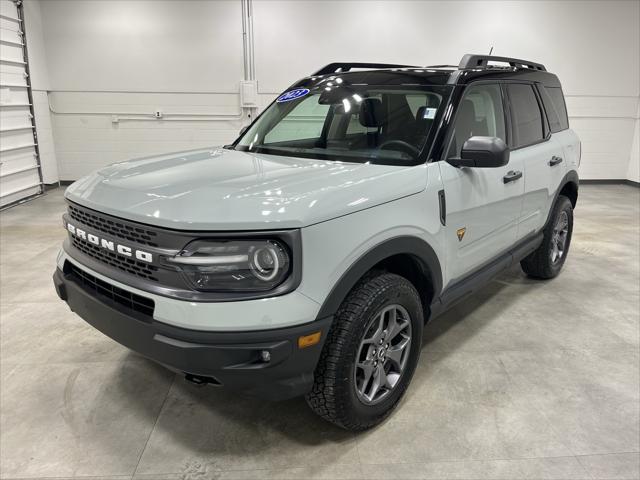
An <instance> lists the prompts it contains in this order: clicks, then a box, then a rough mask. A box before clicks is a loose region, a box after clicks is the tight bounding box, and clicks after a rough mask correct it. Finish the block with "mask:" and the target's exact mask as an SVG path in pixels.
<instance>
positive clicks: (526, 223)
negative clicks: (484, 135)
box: [505, 83, 566, 239]
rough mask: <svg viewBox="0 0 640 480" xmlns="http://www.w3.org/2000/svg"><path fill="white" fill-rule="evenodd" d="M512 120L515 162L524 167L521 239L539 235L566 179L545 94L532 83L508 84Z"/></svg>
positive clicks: (519, 227) (519, 229)
mask: <svg viewBox="0 0 640 480" xmlns="http://www.w3.org/2000/svg"><path fill="white" fill-rule="evenodd" d="M505 86H506V91H507V97H508V100H509V111H510V116H511V131H512V137H513V138H512V145H511V159H512V160H514V161H517V162H519V163H521V164H522V165H523V167H524V190H525V191H524V199H523V203H522V213H521V218H520V221H519V226H518V234H517V235H518V238H519V239H524V238H526V237H527V236H529V235H531V234H533V233H534V232H537V231H539V230H540V229H541V228H542V227H543V226H544V224H545V222H546V220H547V214H548V213H549V209H550V208H551V204H552V202H553V199H554V195H555V193H556V191H557V189H558V187H559V185H560V182H561V181H562V178H563V177H564V175H565V171H566V170H565V166H566V163H565V161H564V150H563V148H562V144H561V143H560V142H559V141H558V140H557V139H556V138H554V136H553V135H552V133H551V131H550V125H549V122H548V121H547V118H546V115H545V110H544V107H543V104H542V98H541V93H540V92H539V91H538V90H537V88H536V86H535V85H533V84H530V83H507V84H506V85H505Z"/></svg>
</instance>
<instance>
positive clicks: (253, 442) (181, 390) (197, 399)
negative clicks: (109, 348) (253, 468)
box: [131, 271, 528, 459]
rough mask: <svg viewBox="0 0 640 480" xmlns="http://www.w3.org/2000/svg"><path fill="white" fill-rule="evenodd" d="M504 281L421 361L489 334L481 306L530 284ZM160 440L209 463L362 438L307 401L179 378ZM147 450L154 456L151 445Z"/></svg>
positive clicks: (458, 310) (446, 318)
mask: <svg viewBox="0 0 640 480" xmlns="http://www.w3.org/2000/svg"><path fill="white" fill-rule="evenodd" d="M505 275H506V276H505ZM505 275H503V276H501V277H499V278H498V279H497V280H494V281H492V282H490V283H489V284H487V285H486V286H485V287H484V288H483V289H481V290H480V291H479V292H477V293H476V294H474V295H471V296H469V297H467V298H465V299H464V300H462V301H461V302H460V303H458V304H457V305H456V306H455V307H454V308H453V309H452V310H450V311H448V312H447V313H445V314H443V315H441V316H440V317H438V318H437V319H435V320H434V321H433V322H432V323H430V324H429V325H427V326H426V328H425V331H424V335H423V342H422V344H423V352H422V353H423V355H424V354H425V351H426V350H427V349H429V346H430V345H432V344H434V343H437V341H438V339H439V338H441V337H442V336H444V335H446V334H447V332H448V331H449V330H450V329H451V328H453V327H454V326H460V325H464V328H463V329H462V330H463V334H459V333H458V334H457V335H456V336H455V342H457V344H458V345H459V346H462V344H464V343H465V342H466V341H467V340H469V339H470V338H472V337H473V336H474V335H476V334H477V333H478V332H479V331H481V330H482V329H483V328H485V327H486V326H487V324H489V323H490V322H491V321H492V318H494V315H491V316H477V315H476V316H473V315H472V314H473V312H474V311H475V310H476V309H477V308H479V307H480V306H482V305H484V304H486V303H487V302H492V301H493V300H494V299H495V297H496V296H498V295H500V296H501V300H500V302H497V303H499V305H498V306H497V307H496V308H495V309H493V310H492V312H493V313H494V314H495V315H499V314H500V312H501V311H502V310H504V309H506V308H508V307H509V305H510V300H509V296H506V295H501V294H502V293H504V291H505V289H508V288H510V284H511V283H512V282H515V283H518V284H522V283H527V282H528V281H527V280H526V278H523V277H522V274H521V273H517V272H515V271H514V272H507V273H506V274H505ZM471 317H473V318H471ZM455 342H454V343H451V342H449V343H447V350H446V351H443V352H442V355H439V359H443V358H446V356H447V355H449V354H451V353H453V352H455V350H456V345H457V344H456V343H455ZM132 355H135V354H132ZM418 368H421V366H419V367H418ZM131 401H132V402H136V401H137V399H135V398H132V399H131ZM399 408H402V405H400V406H399ZM158 434H159V435H161V436H162V438H163V439H164V440H163V442H166V441H169V442H170V443H171V442H175V443H176V444H178V445H180V449H181V451H185V450H186V451H189V452H192V453H193V455H205V456H207V457H208V458H211V459H216V458H228V457H232V458H237V457H238V456H242V455H254V456H255V455H258V456H260V455H268V454H273V452H274V451H275V449H282V448H283V446H286V447H287V448H294V450H292V452H293V455H294V456H295V447H296V446H297V447H299V448H301V449H302V450H304V449H305V448H306V447H313V448H319V449H322V448H338V449H339V448H343V447H344V448H347V446H348V445H349V444H351V443H353V442H352V440H353V439H354V438H356V437H358V436H359V435H361V434H359V433H352V432H347V431H344V430H342V429H340V428H337V427H335V426H333V425H331V424H329V423H327V422H325V421H324V420H322V419H321V418H319V417H317V416H316V415H315V414H313V413H312V412H311V410H310V409H309V408H308V407H307V405H306V403H305V401H304V399H303V398H296V399H292V400H287V401H283V402H267V401H264V400H261V399H257V398H251V397H247V396H242V395H239V394H238V393H237V392H230V391H227V390H224V389H221V388H216V387H210V386H205V387H200V386H195V385H192V384H190V383H188V382H186V381H185V380H184V378H183V377H182V376H180V375H176V378H175V379H174V382H173V385H172V387H171V390H170V392H169V394H168V397H167V400H166V401H165V402H164V406H163V408H162V412H161V413H160V417H159V418H158V421H157V422H156V426H155V432H154V435H158ZM148 448H149V449H150V450H151V452H150V454H151V455H153V452H152V451H153V449H154V441H153V439H152V441H150V442H149V446H148ZM165 448H166V446H165ZM158 449H160V447H158Z"/></svg>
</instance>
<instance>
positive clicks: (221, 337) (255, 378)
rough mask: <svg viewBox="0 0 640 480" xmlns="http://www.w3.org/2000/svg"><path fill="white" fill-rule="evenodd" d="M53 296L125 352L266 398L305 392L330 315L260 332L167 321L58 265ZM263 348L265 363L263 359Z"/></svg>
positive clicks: (318, 354) (329, 321) (311, 381)
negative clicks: (305, 341) (306, 343)
mask: <svg viewBox="0 0 640 480" xmlns="http://www.w3.org/2000/svg"><path fill="white" fill-rule="evenodd" d="M53 282H54V285H55V287H56V291H57V292H58V296H60V298H61V299H62V300H64V301H65V302H67V304H68V305H69V307H70V308H71V310H72V311H73V312H75V313H77V314H78V315H79V316H80V317H81V318H83V319H84V320H85V321H86V322H87V323H89V324H90V325H92V326H93V327H95V328H97V329H98V330H100V331H101V332H102V333H104V334H105V335H107V336H109V337H111V338H112V339H113V340H115V341H117V342H118V343H120V344H122V345H124V346H126V347H127V348H130V349H131V350H133V351H135V352H137V353H139V354H141V355H143V356H145V357H147V358H149V359H151V360H154V361H156V362H158V363H161V364H163V365H165V366H167V367H169V368H170V369H172V370H176V371H179V372H182V373H185V374H188V375H191V376H197V377H207V379H209V382H210V383H213V384H217V385H220V386H225V387H229V388H231V389H234V390H239V391H242V392H245V393H248V394H251V395H256V396H259V397H262V398H265V399H268V400H283V399H286V398H291V397H295V396H299V395H303V394H305V393H307V392H308V391H309V390H310V388H311V386H312V384H313V372H314V370H315V367H316V364H317V362H318V359H319V357H320V352H321V350H322V345H323V343H324V339H325V338H326V335H327V332H328V329H329V327H330V325H331V320H332V318H331V317H330V318H325V319H322V320H316V321H313V322H311V323H307V324H304V325H299V326H294V327H288V328H278V329H270V330H260V331H241V332H226V331H225V332H211V331H201V330H191V329H185V328H180V327H176V326H173V325H168V324H165V323H162V322H158V321H157V320H155V319H153V318H151V317H149V318H143V317H141V316H140V315H136V314H135V313H134V312H133V311H130V312H129V311H127V309H126V308H124V307H122V306H121V305H120V304H118V303H116V302H114V301H112V300H111V299H109V298H107V297H103V296H101V295H100V294H99V293H96V292H93V291H90V290H88V289H86V288H85V287H83V286H81V285H80V284H79V283H78V282H76V281H75V280H74V279H73V277H72V276H71V275H68V274H65V273H64V272H63V271H62V270H60V269H59V268H58V269H56V272H55V273H54V275H53ZM318 331H320V332H321V336H320V342H319V343H317V344H315V345H313V346H310V347H306V348H299V347H298V338H299V337H300V336H303V335H308V334H311V333H314V332H318ZM264 351H266V352H269V353H268V357H269V361H264V353H263V352H264Z"/></svg>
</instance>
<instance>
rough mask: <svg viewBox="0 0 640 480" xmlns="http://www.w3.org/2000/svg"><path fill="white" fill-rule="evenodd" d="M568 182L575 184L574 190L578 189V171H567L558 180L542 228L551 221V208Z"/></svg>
mask: <svg viewBox="0 0 640 480" xmlns="http://www.w3.org/2000/svg"><path fill="white" fill-rule="evenodd" d="M568 183H573V184H575V186H576V192H577V191H578V189H579V187H580V179H579V178H578V172H576V171H575V170H570V171H568V172H567V174H566V175H565V176H564V178H563V179H562V181H561V182H560V185H558V189H557V190H556V193H555V195H554V196H553V202H551V208H550V209H549V212H548V213H547V221H546V222H545V223H544V227H543V228H546V227H547V225H548V224H549V222H550V221H551V214H552V213H553V208H554V207H555V205H556V202H557V201H558V197H559V196H560V192H561V191H562V189H563V188H564V187H565V185H567V184H568Z"/></svg>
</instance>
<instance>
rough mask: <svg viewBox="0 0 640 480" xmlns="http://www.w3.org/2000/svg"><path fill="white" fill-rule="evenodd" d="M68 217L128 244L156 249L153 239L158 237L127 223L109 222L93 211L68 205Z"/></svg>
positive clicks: (154, 233)
mask: <svg viewBox="0 0 640 480" xmlns="http://www.w3.org/2000/svg"><path fill="white" fill-rule="evenodd" d="M69 216H70V217H71V218H73V219H74V220H76V221H77V222H81V223H83V224H85V225H87V226H89V227H92V228H94V229H96V230H98V231H100V232H103V233H107V234H109V235H112V236H114V237H118V238H122V239H125V240H129V241H130V242H135V243H139V244H141V245H148V246H150V247H157V246H158V244H157V243H156V241H155V240H156V239H155V237H156V236H157V235H158V234H157V233H156V232H154V231H153V230H149V229H146V228H141V227H139V226H133V225H129V224H128V223H125V222H121V221H116V220H111V219H109V218H106V217H104V216H102V215H100V214H97V213H94V212H93V211H89V210H85V209H80V208H78V207H76V206H75V205H69Z"/></svg>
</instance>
